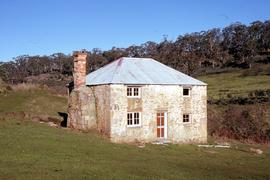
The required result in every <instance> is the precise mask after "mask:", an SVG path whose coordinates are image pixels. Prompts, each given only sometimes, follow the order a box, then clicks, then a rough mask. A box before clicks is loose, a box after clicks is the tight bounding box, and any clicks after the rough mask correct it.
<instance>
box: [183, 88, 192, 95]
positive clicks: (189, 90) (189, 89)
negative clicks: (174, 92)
mask: <svg viewBox="0 0 270 180" xmlns="http://www.w3.org/2000/svg"><path fill="white" fill-rule="evenodd" d="M185 89H188V95H184V90H185ZM190 93H191V88H187V87H184V88H183V97H190Z"/></svg>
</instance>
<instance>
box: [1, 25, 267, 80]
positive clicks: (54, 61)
mask: <svg viewBox="0 0 270 180" xmlns="http://www.w3.org/2000/svg"><path fill="white" fill-rule="evenodd" d="M269 55H270V21H265V22H261V21H256V22H253V23H251V24H250V25H248V26H247V25H244V24H241V23H234V24H231V25H230V26H227V27H225V28H223V29H220V28H214V29H210V30H208V31H201V32H195V33H191V34H185V35H180V36H179V37H178V38H177V39H176V40H174V41H172V40H168V38H166V37H164V39H163V40H162V41H161V42H160V43H156V42H152V41H148V42H146V43H144V44H141V45H132V46H130V47H128V48H116V47H113V48H112V49H111V50H108V51H102V50H100V49H93V50H91V51H89V60H88V61H89V71H94V70H96V69H98V68H99V67H101V66H103V65H105V64H107V63H109V62H111V61H113V60H115V59H117V58H119V57H123V56H127V57H151V58H154V59H156V60H158V61H160V62H162V63H164V64H166V65H169V66H171V67H173V68H175V69H177V70H180V71H182V72H184V73H187V74H191V75H192V74H196V73H197V74H198V73H201V72H205V71H206V70H207V69H221V68H225V67H242V68H248V67H250V66H251V65H252V64H253V63H269V62H270V58H269ZM72 68H73V62H72V57H71V55H65V54H63V53H56V54H53V55H50V56H28V55H24V56H19V57H16V58H15V59H14V60H13V61H10V62H7V63H0V77H2V79H4V80H5V81H8V82H23V81H24V80H25V78H26V77H28V76H35V75H39V74H44V73H60V74H63V75H66V76H69V75H72Z"/></svg>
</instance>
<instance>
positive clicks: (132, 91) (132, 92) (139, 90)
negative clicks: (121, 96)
mask: <svg viewBox="0 0 270 180" xmlns="http://www.w3.org/2000/svg"><path fill="white" fill-rule="evenodd" d="M135 88H137V89H138V95H134V92H135V91H134V89H135ZM129 89H131V96H129V95H128V92H129ZM126 95H127V97H128V98H141V87H140V86H127V93H126Z"/></svg>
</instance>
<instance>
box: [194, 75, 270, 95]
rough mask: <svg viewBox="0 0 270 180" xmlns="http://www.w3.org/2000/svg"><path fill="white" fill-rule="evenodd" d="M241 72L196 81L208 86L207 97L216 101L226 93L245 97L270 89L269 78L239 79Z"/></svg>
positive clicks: (210, 76)
mask: <svg viewBox="0 0 270 180" xmlns="http://www.w3.org/2000/svg"><path fill="white" fill-rule="evenodd" d="M240 75H241V71H237V72H230V73H221V74H212V75H207V76H200V77H198V79H200V80H202V81H204V82H206V83H207V84H208V96H209V97H210V98H214V99H218V98H220V97H226V95H227V94H228V93H230V94H232V95H236V96H247V95H248V93H249V92H251V91H254V90H258V89H262V90H263V89H270V76H267V75H259V76H247V77H241V76H240Z"/></svg>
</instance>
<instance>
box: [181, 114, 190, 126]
mask: <svg viewBox="0 0 270 180" xmlns="http://www.w3.org/2000/svg"><path fill="white" fill-rule="evenodd" d="M186 115H188V121H187V122H185V121H184V120H185V119H186V118H185V116H186ZM182 123H183V124H189V123H191V114H189V113H184V114H183V116H182Z"/></svg>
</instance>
